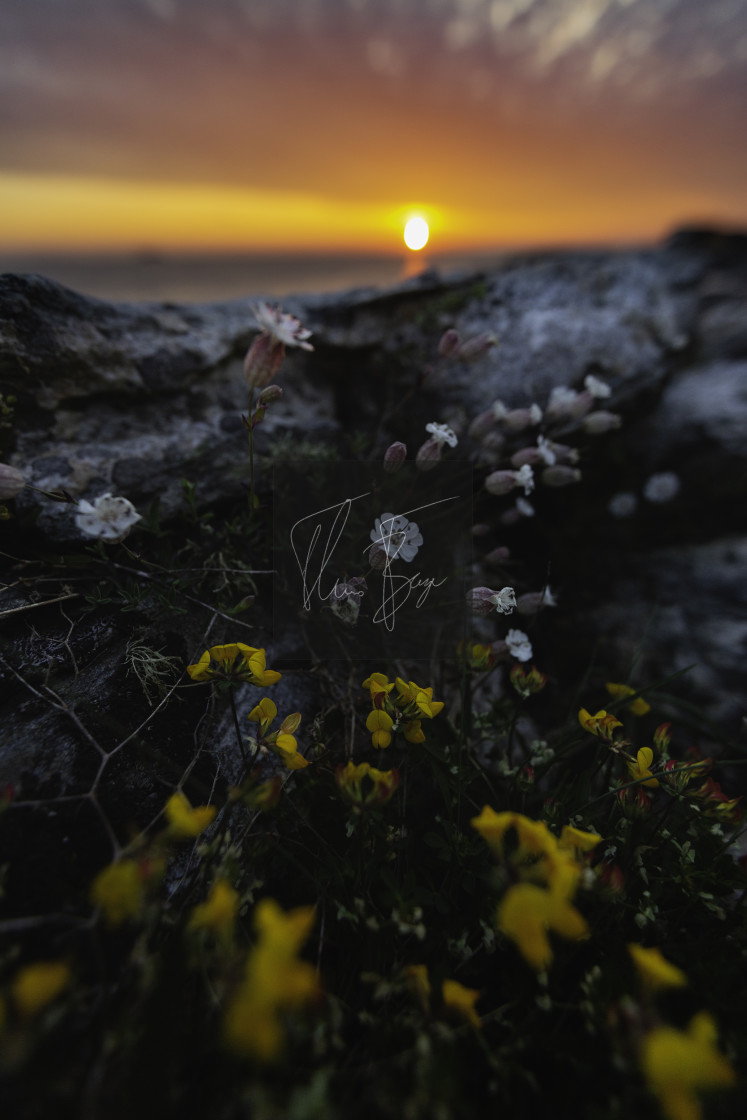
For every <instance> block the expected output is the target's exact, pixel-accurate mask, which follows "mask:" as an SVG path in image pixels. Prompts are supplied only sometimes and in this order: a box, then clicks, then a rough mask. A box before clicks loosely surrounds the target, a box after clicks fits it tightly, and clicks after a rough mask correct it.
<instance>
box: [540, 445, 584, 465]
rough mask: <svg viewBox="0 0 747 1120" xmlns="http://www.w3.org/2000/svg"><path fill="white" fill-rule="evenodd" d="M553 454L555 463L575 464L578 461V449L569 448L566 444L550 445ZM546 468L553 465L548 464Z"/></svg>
mask: <svg viewBox="0 0 747 1120" xmlns="http://www.w3.org/2000/svg"><path fill="white" fill-rule="evenodd" d="M550 447H551V448H552V451H553V454H554V455H555V462H556V463H577V462H578V460H579V454H578V449H577V448H575V447H569V446H568V444H567V443H554V442H551V443H550ZM548 466H554V464H553V463H548Z"/></svg>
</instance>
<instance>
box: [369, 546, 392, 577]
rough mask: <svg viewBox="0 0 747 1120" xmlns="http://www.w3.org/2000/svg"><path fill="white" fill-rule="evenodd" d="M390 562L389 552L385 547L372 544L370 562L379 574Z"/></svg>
mask: <svg viewBox="0 0 747 1120" xmlns="http://www.w3.org/2000/svg"><path fill="white" fill-rule="evenodd" d="M387 560H388V556H387V551H386V549H385V548H384V546H383V545H380V544H372V545H371V547H370V548H369V550H368V562H369V564H370V565H371V567H372V568H374V569H375V570H376V571H377V572H383V570H384V568H385V567H386V564H387Z"/></svg>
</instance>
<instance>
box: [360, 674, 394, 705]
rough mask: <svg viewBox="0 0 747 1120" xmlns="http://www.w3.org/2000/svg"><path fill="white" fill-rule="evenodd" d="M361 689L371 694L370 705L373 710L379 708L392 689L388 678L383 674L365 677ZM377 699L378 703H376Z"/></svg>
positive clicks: (392, 686)
mask: <svg viewBox="0 0 747 1120" xmlns="http://www.w3.org/2000/svg"><path fill="white" fill-rule="evenodd" d="M363 688H367V689H368V691H369V693H370V694H371V703H372V704H373V705H374V707H375V708H378V707H380V706H381V703H382V702H383V701H384V699H385V698H386V697H387V696H388V695H389V693H390V692H391V691H392V689H393V688H394V685H393V684H391V683H390V681H389V678H388V677H387V676H386V674H384V673H371V676H370V677H366V679H365V680H364V682H363ZM377 698H380V699H378V702H377Z"/></svg>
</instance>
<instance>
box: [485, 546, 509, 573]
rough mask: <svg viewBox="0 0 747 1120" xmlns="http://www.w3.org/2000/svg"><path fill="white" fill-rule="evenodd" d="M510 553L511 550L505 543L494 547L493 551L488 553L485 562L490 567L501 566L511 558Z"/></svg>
mask: <svg viewBox="0 0 747 1120" xmlns="http://www.w3.org/2000/svg"><path fill="white" fill-rule="evenodd" d="M510 555H511V552H510V550H509V549H508V548H506V546H505V545H501V546H500V547H499V548H494V549H493V551H492V552H489V553H488V554H487V556H486V557H485V563H486V564H487V565H488V567H490V568H494V567H495V568H500V567H501V566H502V565H503V563H504V561H506V560H508V559H509V557H510Z"/></svg>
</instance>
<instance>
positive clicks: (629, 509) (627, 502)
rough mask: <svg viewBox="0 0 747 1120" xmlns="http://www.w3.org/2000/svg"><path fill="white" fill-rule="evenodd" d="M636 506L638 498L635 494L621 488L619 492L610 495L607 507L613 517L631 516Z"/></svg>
mask: <svg viewBox="0 0 747 1120" xmlns="http://www.w3.org/2000/svg"><path fill="white" fill-rule="evenodd" d="M637 506H638V499H637V498H636V496H635V494H633V493H632V492H631V491H630V490H621V491H620V493H619V494H613V495H612V497H611V498H610V500H609V502H608V504H607V509H608V510H609V512H610V513H611V514H612V516H613V517H632V516H633V514H634V513H635V511H636V507H637Z"/></svg>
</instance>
